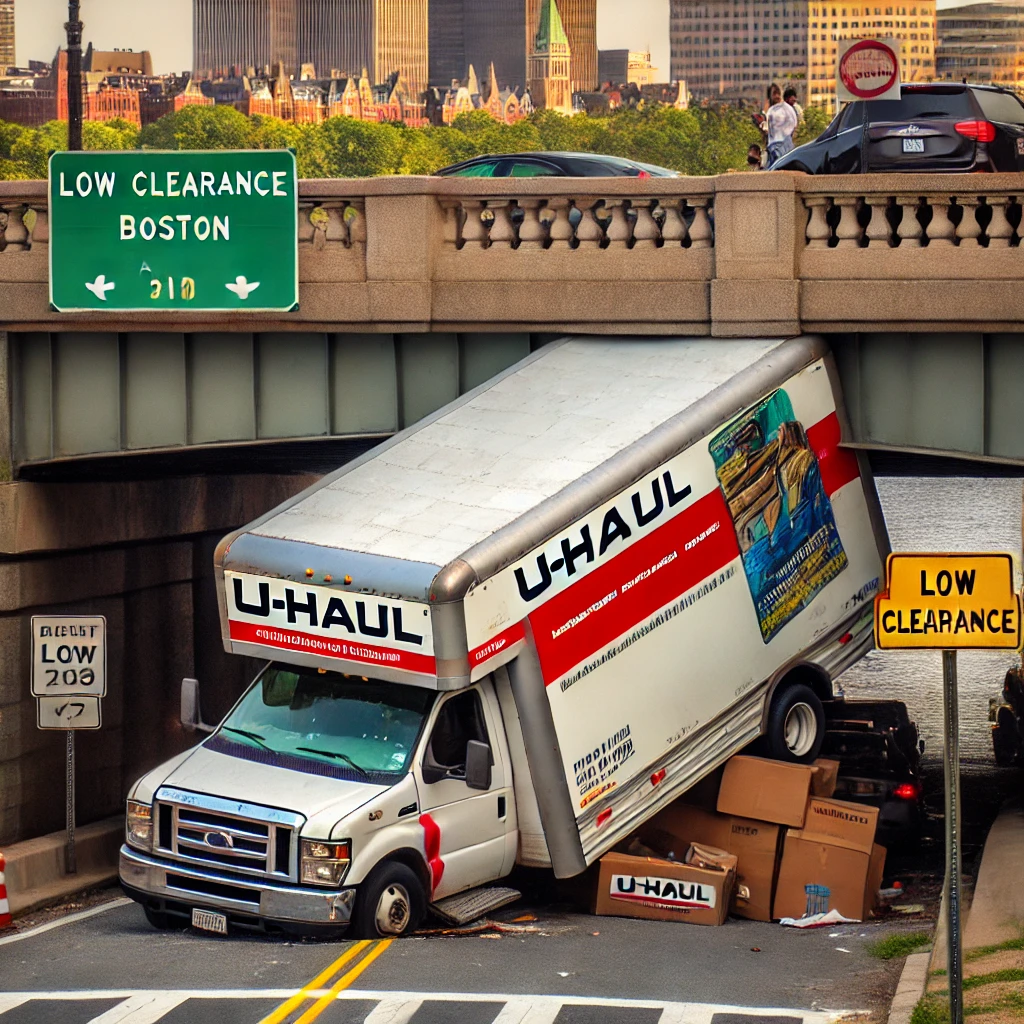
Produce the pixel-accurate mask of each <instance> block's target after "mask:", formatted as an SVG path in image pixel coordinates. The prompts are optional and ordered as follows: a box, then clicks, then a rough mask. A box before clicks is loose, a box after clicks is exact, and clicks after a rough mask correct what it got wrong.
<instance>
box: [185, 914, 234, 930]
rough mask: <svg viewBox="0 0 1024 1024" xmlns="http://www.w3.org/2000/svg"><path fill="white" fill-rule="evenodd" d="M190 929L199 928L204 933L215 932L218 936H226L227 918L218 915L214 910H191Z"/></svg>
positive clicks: (223, 915)
mask: <svg viewBox="0 0 1024 1024" xmlns="http://www.w3.org/2000/svg"><path fill="white" fill-rule="evenodd" d="M192 927H193V928H199V929H201V930H202V931H204V932H216V933H217V934H218V935H227V933H228V916H227V914H218V913H217V912H216V911H215V910H195V909H193V910H192Z"/></svg>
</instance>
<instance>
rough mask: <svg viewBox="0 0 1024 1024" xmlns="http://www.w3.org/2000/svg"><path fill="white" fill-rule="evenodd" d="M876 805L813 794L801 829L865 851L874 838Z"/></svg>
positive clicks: (876, 822) (876, 817)
mask: <svg viewBox="0 0 1024 1024" xmlns="http://www.w3.org/2000/svg"><path fill="white" fill-rule="evenodd" d="M877 828H878V808H877V807H869V806H868V805H867V804H854V803H847V802H846V801H845V800H823V799H822V798H821V797H816V796H812V797H811V799H810V800H808V801H807V815H806V817H805V818H804V832H813V833H814V834H815V835H819V836H830V837H831V838H833V839H844V840H846V841H847V842H849V843H853V844H854V845H855V846H857V847H858V848H859V849H861V850H864V851H865V852H867V853H870V852H871V846H872V844H873V843H874V841H875V830H876V829H877Z"/></svg>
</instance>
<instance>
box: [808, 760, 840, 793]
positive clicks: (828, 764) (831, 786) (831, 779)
mask: <svg viewBox="0 0 1024 1024" xmlns="http://www.w3.org/2000/svg"><path fill="white" fill-rule="evenodd" d="M814 767H815V768H817V769H818V770H817V771H816V772H815V773H814V777H813V778H812V779H811V793H812V794H814V796H823V797H830V796H832V794H833V793H835V791H836V783H837V782H838V781H839V762H838V761H829V760H828V759H827V758H824V757H819V758H818V760H817V761H815V762H814Z"/></svg>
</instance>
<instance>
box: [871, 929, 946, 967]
mask: <svg viewBox="0 0 1024 1024" xmlns="http://www.w3.org/2000/svg"><path fill="white" fill-rule="evenodd" d="M931 941H932V936H931V932H895V933H894V934H892V935H886V936H885V938H884V939H879V940H878V941H877V942H872V943H869V944H868V952H869V953H870V954H871V955H872V956H873V957H877V958H878V959H879V960H896V959H898V958H899V957H901V956H906V955H907V954H908V953H913V952H914V950H915V949H920V948H921V947H922V946H930V945H931Z"/></svg>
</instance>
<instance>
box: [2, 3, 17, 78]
mask: <svg viewBox="0 0 1024 1024" xmlns="http://www.w3.org/2000/svg"><path fill="white" fill-rule="evenodd" d="M13 66H14V0H0V72H2V71H3V69H4V68H5V67H13Z"/></svg>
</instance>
